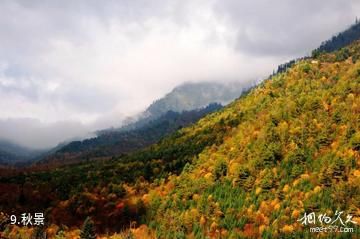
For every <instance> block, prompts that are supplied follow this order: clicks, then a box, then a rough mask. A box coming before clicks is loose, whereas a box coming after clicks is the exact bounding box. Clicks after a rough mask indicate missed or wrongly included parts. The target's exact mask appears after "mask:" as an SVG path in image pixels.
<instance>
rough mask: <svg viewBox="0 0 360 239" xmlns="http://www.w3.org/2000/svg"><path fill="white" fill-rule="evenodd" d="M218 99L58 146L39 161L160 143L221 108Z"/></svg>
mask: <svg viewBox="0 0 360 239" xmlns="http://www.w3.org/2000/svg"><path fill="white" fill-rule="evenodd" d="M221 107H222V106H221V105H220V104H217V103H212V104H209V105H208V106H206V107H204V108H200V109H196V110H191V111H183V112H181V113H178V112H174V111H167V112H166V113H165V114H163V115H161V116H160V117H159V118H156V119H153V120H149V121H148V122H147V123H146V124H144V125H143V126H139V127H137V128H135V129H132V130H127V131H121V130H119V131H117V130H109V131H103V132H102V133H101V134H100V135H98V136H97V137H94V138H91V139H85V140H82V141H73V142H71V143H69V144H66V145H64V146H62V147H60V148H58V149H57V150H56V151H55V152H54V153H53V154H50V155H48V156H47V157H46V158H45V159H43V160H41V161H39V162H36V165H39V164H45V163H47V164H49V163H50V164H54V163H74V162H79V161H82V160H85V159H86V160H89V159H95V158H104V157H114V156H116V155H121V154H126V153H129V152H132V151H136V150H139V149H142V148H145V147H147V146H149V145H151V144H154V143H156V142H157V141H158V140H160V139H161V138H162V137H164V136H166V135H168V134H170V133H172V132H174V131H176V130H178V129H179V128H182V127H185V126H188V125H190V124H192V123H194V122H196V121H197V120H198V119H200V118H202V117H204V116H205V115H206V114H208V113H211V112H214V111H216V110H219V109H220V108H221Z"/></svg>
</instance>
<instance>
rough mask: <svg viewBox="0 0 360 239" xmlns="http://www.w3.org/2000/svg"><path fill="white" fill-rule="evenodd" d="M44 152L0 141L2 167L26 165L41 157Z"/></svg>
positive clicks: (0, 163)
mask: <svg viewBox="0 0 360 239" xmlns="http://www.w3.org/2000/svg"><path fill="white" fill-rule="evenodd" d="M41 153H42V151H40V150H31V149H27V148H25V147H22V146H20V145H17V144H14V143H11V142H8V141H6V140H0V165H15V164H18V165H20V164H24V163H27V162H28V161H31V160H32V159H34V158H36V157H37V156H38V155H40V154H41Z"/></svg>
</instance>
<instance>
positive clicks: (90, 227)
mask: <svg viewBox="0 0 360 239" xmlns="http://www.w3.org/2000/svg"><path fill="white" fill-rule="evenodd" d="M80 239H96V233H95V226H94V222H93V220H91V218H90V217H87V218H86V219H85V221H84V224H83V226H82V229H81V232H80Z"/></svg>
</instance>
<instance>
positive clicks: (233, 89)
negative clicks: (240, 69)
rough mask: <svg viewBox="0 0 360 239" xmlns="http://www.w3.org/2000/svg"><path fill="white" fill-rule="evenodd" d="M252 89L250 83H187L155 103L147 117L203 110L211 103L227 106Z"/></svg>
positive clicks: (147, 110)
mask: <svg viewBox="0 0 360 239" xmlns="http://www.w3.org/2000/svg"><path fill="white" fill-rule="evenodd" d="M249 87H250V85H249V83H246V84H245V83H241V82H231V83H216V82H202V83H185V84H183V85H180V86H178V87H176V88H175V89H174V90H172V91H171V92H170V93H168V94H167V95H165V96H164V97H163V98H161V99H159V100H156V101H155V102H153V103H152V104H151V105H150V106H149V107H148V108H147V109H146V111H145V115H150V116H152V117H158V116H159V115H162V114H164V113H165V112H167V111H170V110H171V111H175V112H182V111H184V110H192V109H198V108H202V107H204V106H206V105H208V104H209V103H211V102H216V103H219V104H222V105H226V104H228V103H229V102H231V101H233V100H234V99H236V98H238V97H239V96H240V95H241V93H242V92H244V91H246V90H247V89H248V88H249Z"/></svg>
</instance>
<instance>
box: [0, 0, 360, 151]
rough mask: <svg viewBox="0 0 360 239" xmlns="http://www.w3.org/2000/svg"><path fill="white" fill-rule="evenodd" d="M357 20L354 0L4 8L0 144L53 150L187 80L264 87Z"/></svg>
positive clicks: (80, 1) (22, 3)
mask: <svg viewBox="0 0 360 239" xmlns="http://www.w3.org/2000/svg"><path fill="white" fill-rule="evenodd" d="M358 12H360V3H359V1H357V0H349V1H341V0H329V1H326V2H324V1H320V0H315V1H314V0H305V1H296V2H294V1H281V0H275V1H269V0H257V1H236V0H228V1H227V0H225V1H220V0H211V1H205V0H199V1H190V0H172V1H167V0H162V1H160V0H158V1H146V0H122V1H115V0H113V1H111V0H110V1H95V0H90V1H85V0H75V1H55V0H54V1H39V0H34V1H26V0H4V1H1V2H0V34H1V36H2V37H1V38H0V99H1V101H0V138H7V139H11V140H13V141H16V142H20V143H21V144H24V145H26V146H30V147H37V148H38V147H44V146H46V147H48V146H51V145H54V144H56V143H57V142H60V141H63V140H65V139H67V138H71V137H75V136H81V135H86V133H87V132H89V131H92V130H96V129H100V128H105V127H110V126H117V125H119V124H120V123H121V120H122V119H123V118H124V117H126V116H128V115H132V114H134V113H136V112H139V111H141V110H143V109H144V108H145V107H146V106H147V105H149V104H150V103H151V102H152V101H153V100H155V99H157V98H159V97H161V96H162V95H164V94H165V93H167V92H169V91H170V90H171V89H172V88H173V87H175V86H176V85H179V84H181V83H182V82H185V81H209V80H213V79H223V81H226V80H230V79H231V80H233V79H237V80H239V81H245V80H246V81H248V80H249V79H258V78H263V77H264V76H266V75H268V74H269V73H270V72H272V70H273V69H274V68H276V66H277V65H278V64H280V63H282V62H284V61H287V60H289V59H292V58H294V57H298V56H302V55H304V54H307V53H309V52H310V51H311V49H313V48H315V47H316V46H318V45H319V44H320V42H321V41H323V40H326V39H327V38H329V37H330V36H332V35H333V34H335V33H337V32H339V31H341V30H343V29H345V28H346V27H348V26H349V25H350V24H351V23H353V22H354V21H355V18H356V13H358ZM29 122H31V123H29ZM34 125H35V126H34Z"/></svg>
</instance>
